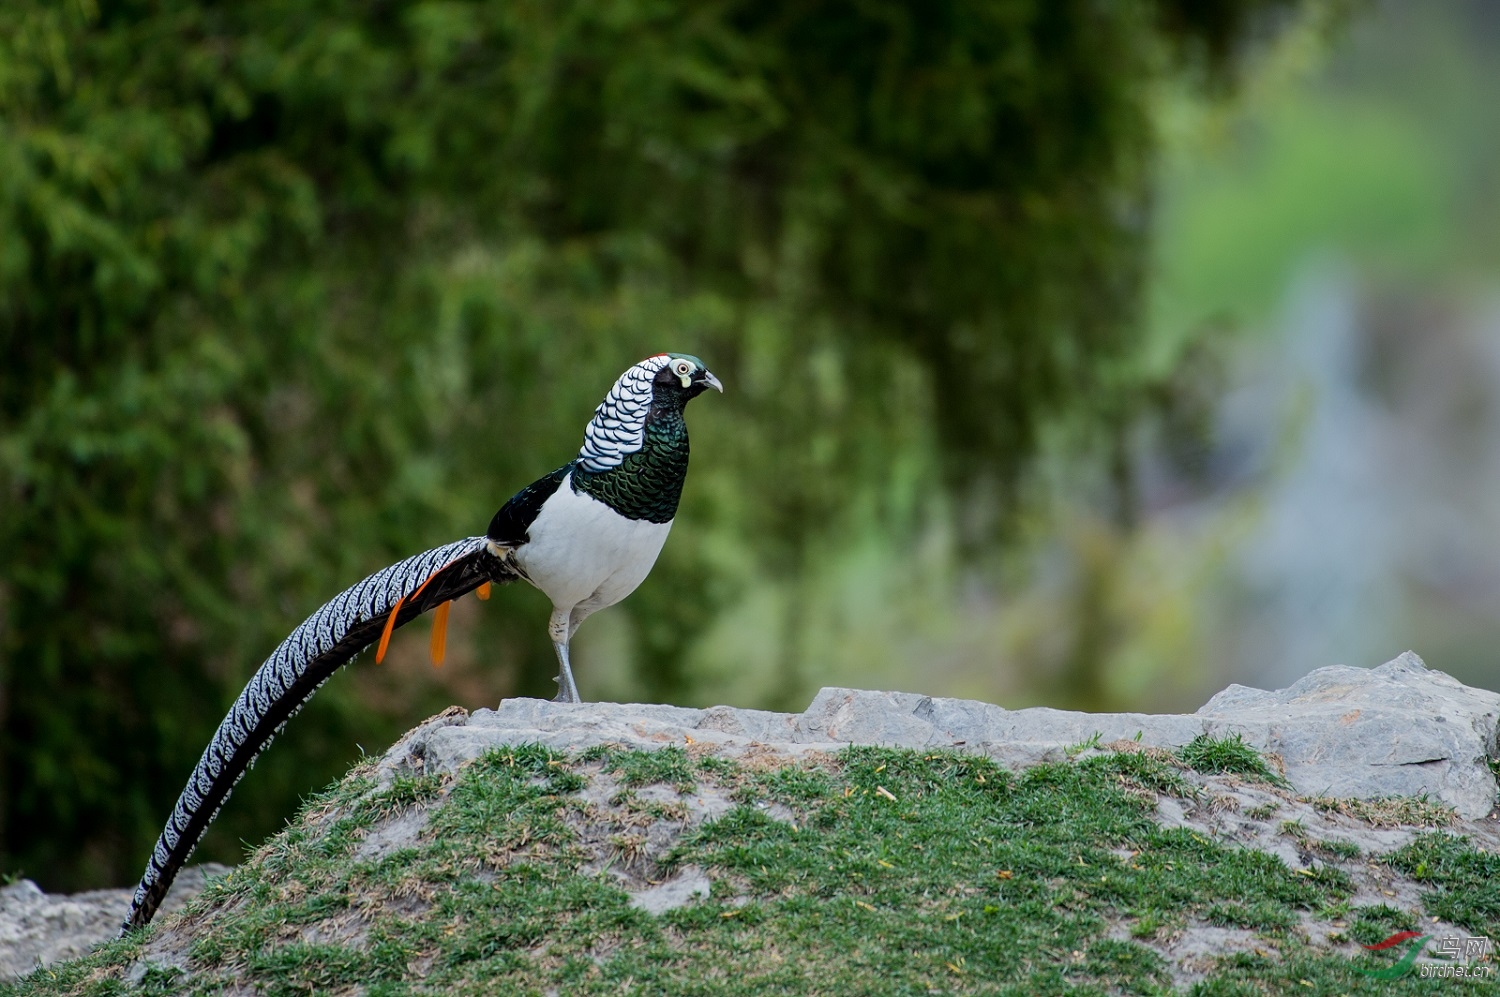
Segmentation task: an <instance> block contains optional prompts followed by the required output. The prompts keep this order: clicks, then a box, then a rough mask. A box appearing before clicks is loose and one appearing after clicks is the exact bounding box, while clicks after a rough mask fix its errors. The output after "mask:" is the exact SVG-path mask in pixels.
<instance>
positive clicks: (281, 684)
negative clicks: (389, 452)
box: [121, 353, 724, 934]
mask: <svg viewBox="0 0 1500 997" xmlns="http://www.w3.org/2000/svg"><path fill="white" fill-rule="evenodd" d="M708 388H713V389H714V390H716V391H721V392H722V391H723V390H724V388H723V385H721V384H720V383H719V380H718V378H716V377H714V375H713V374H711V373H710V372H709V370H708V368H707V367H705V366H704V365H703V361H701V360H699V359H698V358H697V357H691V356H686V355H684V354H680V353H663V354H658V355H657V356H654V357H649V358H647V359H645V360H642V361H641V362H640V363H638V364H636V365H635V366H634V367H631V368H630V369H629V370H627V371H626V372H625V373H623V374H621V375H620V378H619V380H617V381H616V382H615V385H614V387H613V388H611V389H610V391H609V394H608V395H606V396H605V398H604V401H602V402H601V403H600V404H599V407H598V408H597V409H596V410H595V411H594V418H593V419H592V420H591V421H590V422H589V424H588V428H587V429H585V430H584V439H583V449H582V450H580V451H579V452H578V456H577V457H575V458H574V459H573V460H571V461H569V462H568V463H566V464H564V465H563V466H562V467H560V468H558V469H557V470H555V471H553V472H552V473H551V474H549V475H547V476H546V477H544V478H541V479H540V480H538V481H535V482H533V483H532V484H530V485H527V486H526V487H525V488H523V489H521V490H520V491H519V492H517V493H516V494H515V496H514V497H513V498H511V500H510V501H509V502H507V503H505V505H504V506H503V507H502V508H501V509H500V511H499V512H497V513H495V518H494V519H492V520H491V521H490V527H489V530H488V531H487V532H486V534H485V536H482V537H468V538H467V539H464V540H458V541H455V542H453V543H451V544H447V545H446V546H443V547H438V548H436V549H434V550H429V551H426V552H425V553H421V554H417V555H415V556H414V557H409V558H407V559H406V560H404V561H400V562H398V563H396V564H393V565H391V566H390V567H389V568H386V569H385V570H383V571H377V572H376V573H375V574H373V575H371V576H370V577H368V578H366V579H365V580H364V581H362V582H359V583H357V584H355V585H353V586H351V587H350V588H348V589H346V590H345V591H344V592H342V593H340V594H339V595H338V596H337V597H336V598H334V599H333V600H332V601H330V602H328V603H327V604H325V605H324V606H323V607H322V608H321V609H319V610H318V611H317V612H315V613H313V614H312V615H311V616H309V617H308V618H307V619H306V620H304V621H303V622H302V625H301V626H299V627H297V629H295V630H293V631H292V632H291V634H290V635H289V636H288V637H287V638H286V640H284V641H282V642H281V645H280V646H279V647H277V648H276V651H275V653H273V654H272V655H271V657H270V658H268V659H267V660H266V662H265V664H263V665H261V666H260V668H259V670H257V671H256V673H255V674H254V675H253V676H252V677H251V679H250V681H249V683H248V684H246V686H245V689H244V691H243V692H241V693H240V695H239V698H238V699H236V700H235V702H234V706H233V707H232V708H231V709H230V711H229V714H228V716H226V717H225V718H224V720H223V721H222V722H221V723H220V724H219V729H218V731H217V732H216V733H215V734H214V737H213V740H212V741H210V742H209V745H208V747H207V748H206V749H205V750H204V752H203V757H202V758H201V759H199V761H198V766H197V768H195V769H194V770H193V774H192V776H191V777H190V778H189V779H188V783H187V786H186V788H184V789H183V791H182V795H181V796H179V797H178V799H177V805H176V806H175V807H174V808H173V810H172V816H171V818H170V819H169V820H168V821H167V825H166V828H165V829H163V831H162V833H161V837H160V838H158V839H157V842H156V848H155V849H154V850H153V851H152V853H151V858H150V860H149V861H148V862H147V863H146V874H145V875H144V876H143V877H141V882H140V885H139V886H138V887H137V888H136V891H135V899H134V900H132V901H131V904H130V911H129V913H128V914H127V915H126V917H125V922H124V924H123V925H122V928H121V934H126V933H128V932H130V931H132V930H134V929H136V928H139V927H142V926H144V925H145V924H146V923H147V922H149V921H150V920H151V918H152V916H153V915H155V913H156V909H157V907H159V906H160V905H161V901H162V898H163V897H165V896H166V893H167V889H168V888H169V887H170V886H171V885H172V880H173V879H174V878H176V876H177V872H178V870H179V869H181V868H182V865H183V863H184V862H186V861H187V858H188V856H189V855H190V854H192V851H193V849H194V848H195V847H196V846H197V844H198V842H199V840H200V839H201V838H202V837H203V833H204V832H205V831H207V830H208V825H209V824H211V823H212V822H213V819H214V817H215V816H216V815H217V814H218V812H219V807H221V806H223V804H224V801H225V800H226V799H228V797H229V794H230V791H231V790H233V789H234V785H235V783H237V782H238V781H239V779H240V777H241V776H243V775H244V774H245V771H246V770H247V769H248V768H249V767H250V764H251V763H252V762H253V761H254V760H255V758H256V756H257V755H259V754H260V752H261V751H262V750H264V749H265V747H266V746H267V745H268V744H270V743H271V740H272V739H273V738H274V737H275V736H276V735H277V734H278V733H280V732H281V728H282V727H284V726H286V723H287V721H288V720H290V719H291V718H292V716H293V715H294V714H295V713H296V712H297V711H298V710H300V709H301V708H302V706H303V704H304V703H306V702H307V700H308V699H309V697H311V696H312V694H313V693H314V692H316V691H317V689H318V687H319V686H320V685H322V684H323V683H324V682H326V681H327V680H328V678H329V677H330V676H331V675H332V674H333V673H334V672H335V671H337V670H338V669H339V668H340V667H342V666H343V665H346V664H348V663H349V661H350V660H351V659H352V658H353V657H354V656H355V655H356V654H358V653H359V652H360V651H362V650H364V649H365V648H367V647H369V646H370V645H371V644H374V643H377V641H378V643H379V648H378V650H377V652H376V660H377V661H379V660H380V659H381V658H382V657H384V655H385V650H386V645H387V643H388V641H389V640H390V636H391V632H392V631H393V630H394V629H395V628H397V627H400V626H402V625H404V624H406V623H409V622H411V621H412V620H413V619H415V618H416V617H417V616H419V615H421V614H422V613H425V612H426V611H427V610H429V609H436V610H437V613H436V614H435V617H434V620H433V633H432V654H433V659H434V660H435V661H440V660H441V659H442V655H443V644H444V634H445V627H446V624H447V611H448V604H449V602H451V601H452V600H453V599H456V598H458V597H459V596H462V595H465V594H467V593H469V592H472V591H474V590H476V589H478V590H479V591H478V594H479V596H480V598H488V596H489V587H490V585H491V583H500V584H503V583H505V582H510V581H514V580H515V579H517V578H521V579H524V580H526V581H528V582H530V583H531V584H532V585H535V586H536V587H537V588H539V589H541V590H542V592H544V593H545V594H546V595H547V597H548V598H550V599H551V600H552V618H551V620H550V622H549V623H548V626H547V632H548V635H549V636H550V637H551V638H552V646H553V648H554V649H555V651H556V653H557V662H558V676H557V682H558V693H557V699H558V700H560V701H562V702H572V703H576V702H578V701H579V697H578V687H577V685H576V684H575V683H574V681H573V669H572V667H571V665H570V663H569V661H568V642H569V640H571V639H572V637H573V633H574V631H576V630H577V629H578V625H579V624H580V623H582V622H583V621H584V619H586V618H587V617H588V616H589V615H590V614H591V613H593V612H595V611H596V610H600V609H603V608H605V607H606V606H612V605H614V604H615V603H617V602H619V601H620V600H621V599H623V598H625V597H626V596H627V595H629V594H630V593H631V592H633V591H635V588H636V586H638V585H640V583H641V582H642V581H643V580H644V579H645V577H646V575H647V573H648V572H650V570H651V566H652V565H653V564H655V563H656V557H657V555H658V554H659V553H661V548H662V544H663V543H665V542H666V539H667V531H668V530H670V529H671V528H672V518H673V516H674V515H676V512H677V501H678V499H679V497H680V496H681V495H682V482H683V479H684V478H685V477H686V476H687V465H688V434H687V424H686V423H685V422H684V421H683V415H682V410H683V406H684V405H686V404H687V402H688V401H689V399H691V398H693V397H695V396H697V395H699V394H701V393H702V392H703V391H704V390H706V389H708Z"/></svg>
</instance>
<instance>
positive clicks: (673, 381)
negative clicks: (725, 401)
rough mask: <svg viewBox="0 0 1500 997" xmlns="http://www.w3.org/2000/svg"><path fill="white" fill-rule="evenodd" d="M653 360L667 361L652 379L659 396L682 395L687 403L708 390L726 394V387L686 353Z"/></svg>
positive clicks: (706, 368)
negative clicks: (664, 394)
mask: <svg viewBox="0 0 1500 997" xmlns="http://www.w3.org/2000/svg"><path fill="white" fill-rule="evenodd" d="M652 359H653V360H656V359H664V360H666V363H664V364H663V365H662V367H661V369H660V370H658V371H657V372H656V376H655V377H653V378H652V379H651V384H652V387H653V389H654V390H655V391H656V393H657V394H658V395H661V394H663V393H666V394H668V396H670V395H671V394H680V395H681V397H682V400H683V401H687V400H688V399H689V398H696V397H697V396H699V395H701V394H702V393H703V392H704V391H705V390H706V389H708V388H713V389H714V390H715V391H717V392H719V393H720V394H723V392H724V385H723V384H721V383H719V379H718V378H717V377H714V375H713V372H712V371H710V370H709V369H708V367H707V366H706V365H705V364H704V363H703V361H702V360H699V359H698V358H697V357H693V356H688V355H687V354H686V353H663V354H661V356H660V357H659V358H658V357H652Z"/></svg>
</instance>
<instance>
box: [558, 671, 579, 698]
mask: <svg viewBox="0 0 1500 997" xmlns="http://www.w3.org/2000/svg"><path fill="white" fill-rule="evenodd" d="M552 681H554V682H556V683H557V695H556V696H553V697H552V701H553V702H554V703H581V702H583V700H581V699H579V698H578V689H577V688H576V687H573V685H572V683H571V682H564V681H563V677H562V676H561V675H559V676H557V677H556V678H554V679H553V680H552Z"/></svg>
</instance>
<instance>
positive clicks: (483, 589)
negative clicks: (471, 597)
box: [474, 582, 490, 602]
mask: <svg viewBox="0 0 1500 997" xmlns="http://www.w3.org/2000/svg"><path fill="white" fill-rule="evenodd" d="M474 594H475V595H476V596H478V597H479V601H480V602H483V601H485V600H486V599H488V598H489V597H490V583H489V582H485V583H484V584H483V585H481V586H479V587H478V588H477V589H475V590H474Z"/></svg>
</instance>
